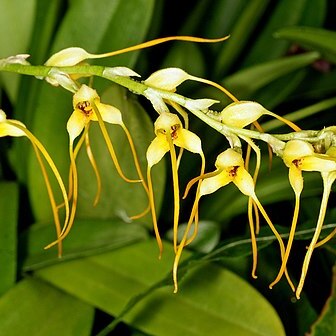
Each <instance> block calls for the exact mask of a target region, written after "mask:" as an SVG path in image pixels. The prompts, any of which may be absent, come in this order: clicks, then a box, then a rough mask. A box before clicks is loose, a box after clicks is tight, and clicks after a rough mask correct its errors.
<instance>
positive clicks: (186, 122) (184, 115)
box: [168, 101, 189, 169]
mask: <svg viewBox="0 0 336 336" xmlns="http://www.w3.org/2000/svg"><path fill="white" fill-rule="evenodd" d="M168 103H169V104H170V105H171V106H172V107H173V108H174V109H175V110H176V111H177V112H178V113H179V114H180V115H181V116H182V118H183V121H184V127H183V128H184V129H187V130H188V129H189V116H188V113H187V112H186V111H184V109H183V108H182V107H181V105H179V104H176V103H175V102H174V101H168ZM183 151H184V148H183V147H180V149H179V153H178V156H177V160H176V162H177V169H178V168H179V166H180V162H181V159H182V155H183Z"/></svg>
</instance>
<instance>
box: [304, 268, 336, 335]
mask: <svg viewBox="0 0 336 336" xmlns="http://www.w3.org/2000/svg"><path fill="white" fill-rule="evenodd" d="M335 314H336V267H334V269H333V282H332V293H331V295H330V297H329V298H328V300H327V302H326V303H325V305H324V307H323V310H322V313H321V315H320V316H319V318H318V320H317V321H316V322H315V323H314V325H313V326H312V329H311V333H310V334H309V335H310V336H325V335H328V336H335V335H336V320H335Z"/></svg>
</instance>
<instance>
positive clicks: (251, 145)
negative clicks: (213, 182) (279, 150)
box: [241, 136, 261, 234]
mask: <svg viewBox="0 0 336 336" xmlns="http://www.w3.org/2000/svg"><path fill="white" fill-rule="evenodd" d="M241 138H242V139H243V140H244V141H246V142H247V144H248V146H249V147H248V148H251V149H253V151H254V152H255V154H256V166H255V169H254V173H253V183H254V185H256V184H257V178H258V175H259V171H260V165H261V154H260V149H259V147H258V146H256V145H255V143H254V142H253V141H252V140H251V139H249V138H246V137H244V136H241ZM249 157H250V155H249V156H248V159H249ZM245 167H248V163H247V164H245ZM246 169H247V168H246ZM250 198H251V197H249V201H248V212H251V211H252V209H253V210H254V215H255V233H256V234H258V233H259V231H260V220H259V211H258V207H257V206H256V204H255V203H254V202H253V199H252V200H251V201H250ZM249 220H252V223H251V224H252V226H254V222H253V216H249ZM250 226H251V225H250Z"/></svg>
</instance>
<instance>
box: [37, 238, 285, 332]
mask: <svg viewBox="0 0 336 336" xmlns="http://www.w3.org/2000/svg"><path fill="white" fill-rule="evenodd" d="M153 254H154V255H155V254H157V246H156V242H155V241H147V242H144V243H139V244H134V245H132V246H129V247H126V248H123V249H119V250H117V251H114V252H113V253H107V254H104V255H100V256H95V257H90V258H87V259H82V260H77V261H72V262H68V263H64V264H63V265H57V266H52V267H49V268H45V269H43V270H39V271H38V272H37V275H38V276H39V277H42V278H43V279H45V280H46V281H48V282H51V283H52V284H54V285H55V286H57V287H60V288H62V289H63V290H65V291H66V292H69V293H72V294H73V295H75V296H77V297H79V298H81V299H83V300H85V301H86V302H90V303H91V304H93V305H94V306H96V307H99V308H100V309H102V310H104V311H106V312H108V313H110V314H112V315H117V314H118V313H119V312H120V311H121V309H122V308H123V306H124V305H125V304H126V302H128V301H129V300H130V299H131V298H132V297H133V296H136V295H139V294H140V293H141V292H144V291H146V288H148V287H149V286H151V285H153V284H155V283H156V282H158V281H160V279H163V278H165V275H166V273H167V270H168V269H169V268H170V267H171V262H172V258H173V251H172V249H170V248H169V249H166V250H165V253H164V256H163V258H162V260H161V261H156V262H155V261H154V260H153ZM185 255H187V253H185ZM195 316H197V319H195ZM124 320H125V321H126V322H127V323H129V324H131V325H133V326H135V327H136V328H138V329H140V330H143V331H145V332H146V333H149V334H155V335H158V334H160V335H162V336H164V335H172V334H174V335H176V336H179V335H205V334H209V333H210V334H211V335H223V334H227V335H284V330H283V327H282V325H281V322H280V320H279V318H278V317H277V315H276V313H275V311H274V310H273V308H272V307H271V306H270V305H269V304H268V303H267V302H266V301H265V299H264V298H263V297H262V296H261V295H260V294H258V293H257V292H256V291H255V290H254V289H253V288H252V287H250V286H249V285H248V284H247V283H246V282H245V281H242V280H241V279H240V278H239V277H237V276H235V275H234V274H232V273H231V272H229V271H227V270H224V269H223V268H221V267H218V266H215V265H210V264H209V265H206V266H201V267H197V268H194V269H193V270H191V271H189V272H188V274H187V275H186V276H185V278H184V279H183V281H182V282H181V283H180V290H179V292H178V294H176V295H174V294H173V293H172V289H171V287H164V288H160V289H158V290H156V291H154V292H152V293H151V294H150V295H149V296H148V297H146V298H145V299H144V300H142V301H140V302H139V303H138V304H137V305H136V306H135V307H133V309H132V310H131V311H130V313H128V314H127V315H126V316H125V317H124Z"/></svg>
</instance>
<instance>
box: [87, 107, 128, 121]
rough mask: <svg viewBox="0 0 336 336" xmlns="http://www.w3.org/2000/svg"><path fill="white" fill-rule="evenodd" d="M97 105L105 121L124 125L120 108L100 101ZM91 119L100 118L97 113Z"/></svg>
mask: <svg viewBox="0 0 336 336" xmlns="http://www.w3.org/2000/svg"><path fill="white" fill-rule="evenodd" d="M96 105H97V108H98V110H99V112H100V114H101V116H102V119H103V120H104V121H105V122H108V123H110V124H117V125H123V121H122V116H121V112H120V111H119V109H117V108H116V107H114V106H111V105H108V104H103V103H100V102H97V103H96ZM91 120H95V121H97V120H98V119H97V116H96V114H93V115H92V117H91Z"/></svg>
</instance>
